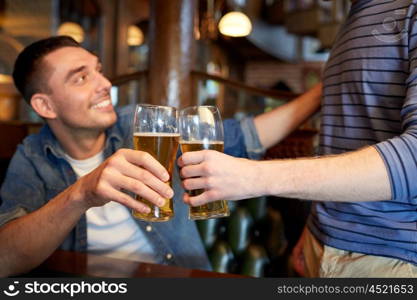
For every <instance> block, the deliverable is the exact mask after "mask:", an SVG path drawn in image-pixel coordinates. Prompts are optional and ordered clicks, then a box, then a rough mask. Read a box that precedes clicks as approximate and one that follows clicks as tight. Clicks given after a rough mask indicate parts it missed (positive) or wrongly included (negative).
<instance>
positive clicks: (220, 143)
mask: <svg viewBox="0 0 417 300" xmlns="http://www.w3.org/2000/svg"><path fill="white" fill-rule="evenodd" d="M180 144H203V145H223V144H224V142H223V141H207V140H204V141H203V140H191V141H184V140H180Z"/></svg>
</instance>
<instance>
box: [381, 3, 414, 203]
mask: <svg viewBox="0 0 417 300" xmlns="http://www.w3.org/2000/svg"><path fill="white" fill-rule="evenodd" d="M416 11H417V10H416V9H414V12H413V14H412V16H411V22H410V29H409V30H410V31H409V32H410V34H409V36H408V39H409V48H408V49H409V50H408V51H409V62H410V64H409V68H410V70H409V76H408V79H407V82H406V84H407V93H406V99H405V101H404V105H403V107H402V109H401V122H402V128H403V133H402V134H401V135H400V136H397V137H395V138H392V139H390V140H387V141H384V142H381V143H379V144H377V145H375V147H376V149H377V150H378V151H379V153H380V154H381V157H382V159H383V160H384V162H385V165H386V167H387V170H388V174H389V179H390V183H391V192H392V201H397V202H403V203H410V204H414V205H415V204H417V184H416V182H417V181H416V180H417V22H416V17H417V16H416Z"/></svg>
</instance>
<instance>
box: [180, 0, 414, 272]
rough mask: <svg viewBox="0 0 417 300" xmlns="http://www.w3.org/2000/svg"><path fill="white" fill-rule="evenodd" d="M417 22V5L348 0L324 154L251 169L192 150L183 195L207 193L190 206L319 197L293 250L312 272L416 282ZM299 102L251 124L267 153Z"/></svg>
mask: <svg viewBox="0 0 417 300" xmlns="http://www.w3.org/2000/svg"><path fill="white" fill-rule="evenodd" d="M416 19H417V0H395V1H394V0H382V1H381V0H356V1H352V8H351V11H350V14H349V16H348V18H347V20H346V21H345V24H344V25H343V26H342V29H341V31H340V33H339V35H338V37H337V39H336V42H335V44H334V47H333V49H332V51H331V56H330V58H329V61H328V62H327V66H326V69H325V72H324V81H323V82H324V85H323V97H322V105H321V112H322V124H321V134H320V155H321V156H320V157H318V158H314V159H297V160H275V161H263V162H255V161H249V160H243V159H237V158H231V157H228V156H226V155H224V154H221V153H215V152H212V151H202V152H193V153H186V154H184V155H183V156H182V158H181V159H180V161H179V165H180V166H181V167H182V170H181V172H182V176H183V177H186V178H187V179H186V180H184V182H183V184H184V186H185V188H186V189H196V188H204V189H206V192H205V193H203V194H202V195H200V196H197V197H192V198H190V197H188V195H185V196H184V201H185V202H187V203H190V204H192V205H199V204H202V203H205V202H209V201H213V200H217V199H228V200H236V199H242V198H248V197H256V196H259V195H277V196H281V197H288V198H301V199H309V200H316V201H314V202H313V203H314V205H313V206H312V211H311V214H310V217H309V219H308V222H307V226H306V229H305V231H304V233H303V236H302V238H301V239H300V242H299V243H298V245H297V246H296V249H295V253H296V258H299V257H305V260H304V262H305V265H304V266H302V265H303V260H296V261H298V262H299V263H298V264H297V265H298V267H299V268H300V267H303V269H304V271H305V274H306V275H308V276H323V277H384V276H387V277H394V276H396V277H417V184H416V183H415V182H416V181H415V180H416V178H417V21H416ZM303 97H305V96H303ZM299 101H300V100H299V99H296V100H295V101H293V102H294V103H297V102H299ZM294 103H289V104H287V105H285V106H282V107H280V108H279V109H277V110H275V111H273V112H271V113H270V114H275V117H276V116H277V115H284V114H286V117H287V118H284V117H283V119H282V120H281V121H282V122H281V121H279V118H269V117H270V116H268V115H261V116H258V117H256V118H255V119H254V123H255V126H256V128H257V129H258V134H259V139H260V142H261V143H262V145H263V146H264V147H265V148H267V147H269V146H271V145H273V144H274V142H276V141H279V140H280V139H281V138H282V137H284V136H285V135H287V134H288V133H289V132H290V130H291V129H292V126H287V124H293V123H291V122H293V121H289V120H291V119H292V118H298V119H300V118H301V117H300V115H302V114H304V113H305V111H303V110H302V109H301V110H297V109H291V107H294ZM272 119H274V120H277V121H275V123H274V124H272V123H269V124H268V123H267V122H272V121H271V120H272ZM286 122H287V123H286ZM265 125H268V126H265ZM265 127H266V128H268V127H269V128H274V130H276V131H275V132H265V130H264V128H265ZM197 176H199V178H190V177H197ZM253 183H255V184H253ZM301 250H302V254H303V255H298V254H299V253H301ZM300 262H301V263H300Z"/></svg>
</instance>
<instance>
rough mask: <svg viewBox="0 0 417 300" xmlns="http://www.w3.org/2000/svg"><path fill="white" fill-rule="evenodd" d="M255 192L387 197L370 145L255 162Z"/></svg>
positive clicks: (383, 173) (367, 198) (336, 197)
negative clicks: (330, 153) (314, 155)
mask: <svg viewBox="0 0 417 300" xmlns="http://www.w3.org/2000/svg"><path fill="white" fill-rule="evenodd" d="M256 168H257V170H256V171H255V174H258V175H257V178H258V179H257V181H256V182H258V184H257V185H258V186H259V189H260V190H259V191H258V193H257V194H260V195H261V194H267V195H276V196H281V197H288V198H300V199H307V200H320V201H346V202H354V201H378V200H389V199H391V188H390V182H389V177H388V173H387V170H386V167H385V164H384V162H383V160H382V158H381V157H380V154H379V153H378V151H377V150H376V149H375V148H373V147H368V148H364V149H362V150H359V151H355V152H350V153H347V154H342V155H336V156H327V157H321V158H312V159H295V160H276V161H264V162H259V163H257V166H256Z"/></svg>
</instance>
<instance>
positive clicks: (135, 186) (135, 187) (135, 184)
mask: <svg viewBox="0 0 417 300" xmlns="http://www.w3.org/2000/svg"><path fill="white" fill-rule="evenodd" d="M132 190H133V192H135V193H137V194H139V193H141V192H142V191H143V184H142V183H141V182H140V181H133V183H132Z"/></svg>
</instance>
